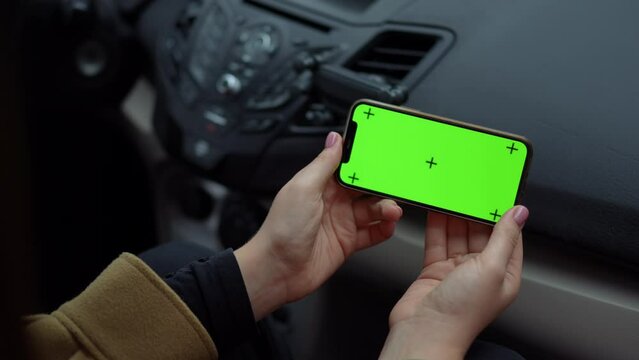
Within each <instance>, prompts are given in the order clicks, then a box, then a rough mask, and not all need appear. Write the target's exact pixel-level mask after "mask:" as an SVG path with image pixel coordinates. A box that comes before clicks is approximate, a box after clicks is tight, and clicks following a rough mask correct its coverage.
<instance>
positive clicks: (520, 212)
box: [513, 205, 529, 227]
mask: <svg viewBox="0 0 639 360" xmlns="http://www.w3.org/2000/svg"><path fill="white" fill-rule="evenodd" d="M528 214H529V212H528V209H527V208H526V207H525V206H521V205H517V206H516V207H515V210H514V212H513V220H515V222H516V223H517V225H519V227H524V224H525V223H526V220H527V219H528Z"/></svg>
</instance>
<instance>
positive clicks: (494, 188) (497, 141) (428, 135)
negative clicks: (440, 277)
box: [339, 103, 528, 223]
mask: <svg viewBox="0 0 639 360" xmlns="http://www.w3.org/2000/svg"><path fill="white" fill-rule="evenodd" d="M351 116H352V119H351V121H354V122H355V123H356V126H353V125H352V124H351V125H349V128H348V130H347V134H346V135H347V137H350V136H353V134H352V133H351V134H348V133H349V132H353V131H354V132H355V135H354V139H352V145H351V152H350V158H348V162H347V163H342V164H341V165H340V169H339V180H340V181H341V182H342V183H343V184H344V185H346V186H349V187H353V188H357V189H362V190H365V191H369V192H373V193H378V194H381V195H389V196H391V197H395V198H399V199H403V200H408V201H410V202H415V203H419V204H423V205H426V206H427V207H431V208H436V209H440V210H444V211H447V212H451V213H455V214H458V215H462V216H465V217H470V218H474V219H476V220H481V221H483V222H488V223H495V222H496V221H498V220H499V217H501V215H502V214H503V213H504V212H505V211H507V210H508V209H510V208H511V207H512V206H514V205H515V201H516V199H517V195H518V191H519V186H520V183H521V178H522V176H523V174H524V171H525V165H526V158H527V154H528V147H527V145H526V144H525V143H524V141H525V140H524V139H523V138H519V139H518V137H516V136H514V138H509V137H506V136H504V135H495V134H490V133H486V132H484V131H490V130H473V129H468V128H464V127H460V126H459V125H451V124H448V123H445V122H442V121H436V120H431V119H427V118H423V117H418V116H414V115H409V114H405V113H401V112H397V111H395V110H390V109H386V108H383V107H379V106H375V105H371V104H368V103H360V104H359V105H356V107H355V108H354V109H353V110H352V113H351ZM425 116H427V115H425Z"/></svg>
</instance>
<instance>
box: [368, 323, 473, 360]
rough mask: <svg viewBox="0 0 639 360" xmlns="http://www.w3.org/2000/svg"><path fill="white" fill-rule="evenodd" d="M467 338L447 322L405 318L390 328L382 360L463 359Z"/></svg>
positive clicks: (381, 356)
mask: <svg viewBox="0 0 639 360" xmlns="http://www.w3.org/2000/svg"><path fill="white" fill-rule="evenodd" d="M465 338H466V337H465V336H463V335H462V334H460V333H459V332H457V331H454V330H453V329H451V328H450V327H448V326H447V325H446V324H439V323H437V322H432V321H426V320H415V319H410V320H404V321H402V322H400V323H397V324H395V325H393V326H392V327H391V329H390V331H389V333H388V337H387V338H386V343H385V344H384V348H383V349H382V353H381V355H380V359H383V360H395V359H398V360H399V359H401V360H404V359H420V360H421V359H423V360H429V359H442V360H461V359H463V358H464V355H465V354H466V351H467V350H468V347H469V346H470V342H468V341H467V340H466V339H465ZM471 342H472V340H471Z"/></svg>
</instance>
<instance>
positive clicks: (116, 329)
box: [24, 253, 218, 359]
mask: <svg viewBox="0 0 639 360" xmlns="http://www.w3.org/2000/svg"><path fill="white" fill-rule="evenodd" d="M24 326H25V330H26V337H27V346H28V349H29V351H30V352H31V354H32V355H33V358H35V359H217V357H218V355H217V350H216V348H215V344H213V341H212V340H211V338H210V337H209V334H208V333H207V332H206V330H205V329H204V327H203V326H202V324H200V322H199V321H198V319H197V318H196V317H195V315H193V313H192V312H191V311H190V310H189V308H188V307H187V306H186V304H184V302H182V300H181V299H180V297H179V296H178V295H177V294H176V293H174V292H173V291H172V290H171V288H170V287H169V286H168V285H167V284H166V283H165V282H164V281H163V280H162V279H161V278H160V277H158V276H157V275H156V274H155V273H154V272H153V270H151V269H150V268H149V267H148V266H147V265H146V264H145V263H144V262H143V261H142V260H140V259H138V258H137V257H136V256H134V255H131V254H127V253H125V254H122V255H121V256H120V257H119V258H118V259H116V260H115V261H113V262H112V263H111V265H109V266H108V267H107V268H106V269H105V270H104V271H103V272H102V274H100V276H98V278H97V279H95V281H93V283H91V284H90V285H89V286H88V287H87V288H86V290H84V291H83V292H82V293H81V294H80V295H78V296H77V297H76V298H75V299H73V300H71V301H69V302H67V303H65V304H63V305H62V306H60V308H59V309H58V310H56V311H54V312H53V313H51V314H50V315H32V316H28V317H27V318H26V319H25V325H24Z"/></svg>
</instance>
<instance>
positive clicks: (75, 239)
mask: <svg viewBox="0 0 639 360" xmlns="http://www.w3.org/2000/svg"><path fill="white" fill-rule="evenodd" d="M23 5H24V6H22V8H21V19H22V21H21V24H20V32H19V41H18V43H19V50H20V54H21V64H20V65H21V75H22V87H23V93H24V95H25V96H24V99H25V106H24V108H25V114H24V120H25V124H26V134H27V139H28V141H27V145H28V154H29V159H28V162H29V164H30V165H29V166H30V169H31V170H30V177H31V182H30V186H31V194H32V198H33V202H34V205H33V208H34V209H35V210H34V224H33V229H34V230H33V239H34V241H33V249H34V253H35V255H36V256H35V260H34V268H35V269H36V270H35V278H36V280H37V281H36V283H37V284H38V288H37V295H38V298H37V300H38V301H37V304H38V305H37V309H38V310H39V311H46V312H48V311H52V310H54V309H55V308H57V307H58V306H59V305H60V304H61V303H63V302H64V301H65V300H68V299H70V298H72V297H73V296H75V295H77V294H78V293H79V292H80V291H82V289H84V288H85V287H86V286H87V285H88V284H89V283H90V282H91V280H92V279H94V278H95V277H96V276H97V275H98V274H99V273H100V271H102V269H104V268H105V267H106V266H107V265H108V264H109V263H110V262H111V261H112V260H113V259H114V258H115V257H117V256H118V254H120V253H121V252H123V251H128V252H132V253H140V252H142V251H144V250H146V249H148V248H151V247H154V246H157V245H159V244H165V243H171V242H190V243H194V244H198V245H200V246H203V247H206V248H208V249H210V250H211V251H216V250H222V249H225V248H234V249H236V248H238V247H240V246H241V245H242V244H244V243H245V242H246V241H248V240H249V239H250V238H251V236H252V235H253V234H254V233H255V232H256V231H257V229H258V228H259V226H260V224H261V223H262V221H263V220H264V218H265V216H266V214H267V212H268V208H269V205H270V203H271V201H272V199H273V197H274V195H275V194H276V193H277V191H278V190H279V189H280V188H281V187H282V186H283V185H284V184H285V183H286V182H287V181H288V179H290V178H291V177H292V176H293V175H294V174H295V173H296V172H297V171H298V170H300V169H301V168H302V167H304V166H305V165H306V164H307V163H308V162H310V161H311V160H312V159H313V158H314V157H315V156H316V155H317V154H318V153H319V152H320V151H321V149H322V147H323V144H324V139H325V137H326V134H327V133H328V132H330V131H337V132H340V133H342V132H343V131H344V124H345V122H346V118H347V114H348V111H349V108H350V106H351V104H353V102H354V101H356V100H358V99H363V98H366V99H373V100H378V101H382V102H385V103H389V104H394V105H400V106H405V107H408V108H412V109H416V110H419V111H423V112H427V113H430V114H436V115H440V116H445V117H448V118H453V119H457V120H461V121H465V122H469V123H473V124H477V125H480V126H485V127H488V128H494V129H499V130H503V131H507V132H510V133H514V134H520V135H523V136H525V137H526V138H527V139H529V140H530V142H531V143H532V144H533V146H534V155H533V157H532V163H531V167H530V169H529V173H528V179H527V185H526V188H525V192H524V196H523V199H522V203H523V204H525V205H526V206H527V207H528V208H529V209H530V214H531V215H530V219H529V221H528V222H527V225H526V228H525V232H524V249H525V250H524V272H523V281H522V287H521V291H520V294H519V296H518V298H517V300H516V301H515V302H514V303H513V304H512V305H511V306H510V307H509V308H508V309H507V310H506V311H505V312H504V313H503V314H502V315H501V316H500V317H499V318H498V319H497V320H496V321H495V322H494V323H493V324H491V326H490V327H489V328H487V329H486V330H485V331H484V332H483V333H482V334H481V335H480V339H484V340H488V341H491V342H495V343H498V344H501V345H503V346H506V347H508V348H511V349H513V350H515V351H517V352H518V353H520V354H521V355H522V356H524V357H525V358H526V359H636V358H637V356H638V355H637V353H638V350H639V346H638V345H637V344H639V141H638V140H637V136H639V118H638V115H637V114H639V72H638V71H637V65H638V64H639V41H637V39H638V38H639V21H637V14H639V3H638V2H636V1H632V0H615V1H603V0H579V1H577V0H566V1H561V2H557V1H549V0H538V1H532V2H531V1H506V0H484V1H468V0H446V1H434V0H341V1H338V0H72V1H62V0H37V1H29V2H24V3H23ZM469 176H472V174H469ZM403 209H404V216H403V218H402V220H401V221H400V222H399V223H398V227H397V229H396V232H395V235H394V236H393V238H392V239H390V240H388V241H386V242H384V243H383V244H381V245H379V246H375V247H373V248H370V249H368V250H365V251H362V252H359V253H357V254H355V255H354V256H353V257H352V258H350V259H349V260H348V261H347V263H346V264H345V265H344V266H343V267H342V268H341V269H340V270H339V271H338V272H337V273H336V274H335V275H334V276H333V277H332V278H331V279H330V280H329V281H328V282H327V283H326V284H325V285H324V286H323V287H322V288H320V290H319V291H317V292H316V293H314V294H313V295H311V296H309V297H307V298H305V299H303V300H301V301H298V302H295V303H292V304H288V305H286V306H285V308H284V309H283V311H282V312H280V313H279V314H278V317H279V318H280V320H281V323H282V329H283V330H282V331H283V333H285V334H286V337H287V342H288V343H289V344H290V351H291V354H292V357H293V358H295V359H311V360H314V359H370V358H376V357H377V356H379V353H380V350H381V348H382V346H383V344H384V339H385V338H386V335H387V333H388V314H389V312H390V309H391V308H392V306H393V304H394V303H395V302H396V301H397V299H399V297H400V296H401V295H402V294H403V292H404V291H405V289H406V288H407V286H408V285H409V284H410V283H411V282H412V281H413V280H414V279H415V277H416V276H417V275H418V272H419V270H420V269H421V268H420V265H421V262H422V256H423V246H424V226H425V220H426V214H427V210H425V209H422V208H419V207H415V206H411V205H403ZM78 269H82V271H81V272H78Z"/></svg>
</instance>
